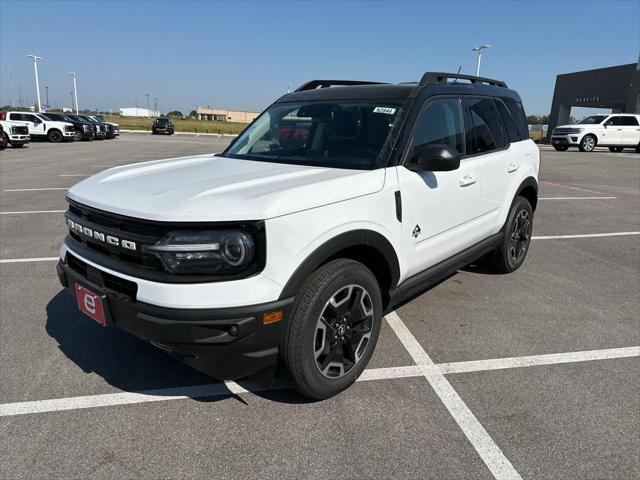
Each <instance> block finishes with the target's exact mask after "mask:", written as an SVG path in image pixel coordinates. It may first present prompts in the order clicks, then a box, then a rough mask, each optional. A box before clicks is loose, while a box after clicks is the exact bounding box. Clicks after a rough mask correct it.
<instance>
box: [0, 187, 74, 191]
mask: <svg viewBox="0 0 640 480" xmlns="http://www.w3.org/2000/svg"><path fill="white" fill-rule="evenodd" d="M69 188H70V187H49V188H12V189H9V190H3V191H4V192H46V191H48V190H69Z"/></svg>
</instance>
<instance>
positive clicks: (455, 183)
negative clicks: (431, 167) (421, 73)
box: [396, 97, 482, 276]
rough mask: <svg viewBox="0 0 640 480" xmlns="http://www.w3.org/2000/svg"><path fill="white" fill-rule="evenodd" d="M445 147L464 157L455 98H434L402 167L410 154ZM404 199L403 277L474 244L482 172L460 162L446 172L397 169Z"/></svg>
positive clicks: (418, 123) (459, 110)
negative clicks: (424, 147) (420, 148)
mask: <svg viewBox="0 0 640 480" xmlns="http://www.w3.org/2000/svg"><path fill="white" fill-rule="evenodd" d="M424 144H446V145H450V146H452V147H455V148H456V149H457V150H458V152H460V154H461V155H463V154H464V151H465V141H464V122H463V115H462V104H461V100H460V99H459V98H452V97H446V98H435V99H432V100H429V101H428V102H427V103H426V104H425V105H424V107H423V109H422V112H421V113H420V116H419V118H418V120H417V121H416V125H415V128H414V131H413V134H412V137H411V140H410V142H409V144H408V147H407V151H406V154H405V158H404V161H405V162H406V161H407V160H408V159H410V158H411V155H412V154H413V151H414V148H415V147H417V146H421V145H424ZM396 171H397V174H398V182H399V185H400V191H401V195H402V238H403V239H402V247H403V258H404V263H405V265H404V266H405V271H406V273H407V276H411V275H414V274H416V273H418V272H420V271H422V270H424V269H426V268H428V267H430V266H433V265H435V264H436V263H438V262H440V261H442V260H445V259H446V258H448V257H449V256H451V255H452V254H453V253H456V252H457V251H460V250H462V249H464V248H465V247H466V246H470V245H472V244H473V243H475V242H476V240H475V236H474V233H473V231H472V229H471V228H470V225H471V224H472V223H473V222H472V220H473V219H474V218H475V217H477V216H478V214H479V206H480V192H481V182H482V177H481V172H480V171H479V170H478V168H477V165H476V162H474V160H473V159H472V158H471V159H465V158H463V159H462V160H461V162H460V168H458V169H457V170H454V171H450V172H413V171H411V170H408V169H407V168H405V167H404V166H399V167H397V170H396Z"/></svg>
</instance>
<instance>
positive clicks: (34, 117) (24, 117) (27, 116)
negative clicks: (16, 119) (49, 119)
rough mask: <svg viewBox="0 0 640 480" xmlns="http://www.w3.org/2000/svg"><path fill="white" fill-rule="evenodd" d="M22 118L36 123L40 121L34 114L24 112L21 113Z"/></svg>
mask: <svg viewBox="0 0 640 480" xmlns="http://www.w3.org/2000/svg"><path fill="white" fill-rule="evenodd" d="M22 120H26V121H27V122H33V123H35V124H36V125H37V124H38V123H40V119H39V118H36V116H35V115H27V114H24V113H23V114H22Z"/></svg>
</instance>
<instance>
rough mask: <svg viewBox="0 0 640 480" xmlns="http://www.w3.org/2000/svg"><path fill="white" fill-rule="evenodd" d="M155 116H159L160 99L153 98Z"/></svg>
mask: <svg viewBox="0 0 640 480" xmlns="http://www.w3.org/2000/svg"><path fill="white" fill-rule="evenodd" d="M153 114H154V116H156V117H157V116H158V97H153Z"/></svg>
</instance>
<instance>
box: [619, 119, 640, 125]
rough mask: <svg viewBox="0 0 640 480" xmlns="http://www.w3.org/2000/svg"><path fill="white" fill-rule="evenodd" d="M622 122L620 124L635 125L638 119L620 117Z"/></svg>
mask: <svg viewBox="0 0 640 480" xmlns="http://www.w3.org/2000/svg"><path fill="white" fill-rule="evenodd" d="M622 120H623V123H622V125H626V126H628V127H637V126H638V119H637V118H636V117H622Z"/></svg>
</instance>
